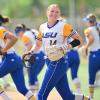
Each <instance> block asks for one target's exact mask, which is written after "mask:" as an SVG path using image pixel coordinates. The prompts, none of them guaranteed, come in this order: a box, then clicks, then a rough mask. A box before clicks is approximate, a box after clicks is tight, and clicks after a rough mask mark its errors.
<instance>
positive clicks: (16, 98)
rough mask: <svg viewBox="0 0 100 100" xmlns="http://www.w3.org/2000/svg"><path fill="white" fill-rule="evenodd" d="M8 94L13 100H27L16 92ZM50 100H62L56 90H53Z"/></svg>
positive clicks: (0, 99)
mask: <svg viewBox="0 0 100 100" xmlns="http://www.w3.org/2000/svg"><path fill="white" fill-rule="evenodd" d="M7 94H8V95H9V96H10V97H11V98H12V99H13V100H27V99H26V98H25V97H24V96H23V95H21V94H20V93H18V92H16V91H7ZM0 100H3V99H2V97H0ZM48 100H62V99H61V97H60V96H59V94H58V93H57V91H56V90H53V91H52V92H51V93H50V95H49V97H48Z"/></svg>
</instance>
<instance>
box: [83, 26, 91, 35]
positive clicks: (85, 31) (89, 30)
mask: <svg viewBox="0 0 100 100" xmlns="http://www.w3.org/2000/svg"><path fill="white" fill-rule="evenodd" d="M90 32H91V27H88V28H86V29H84V34H85V35H88V34H89V33H90Z"/></svg>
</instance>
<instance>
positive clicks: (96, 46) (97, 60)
mask: <svg viewBox="0 0 100 100" xmlns="http://www.w3.org/2000/svg"><path fill="white" fill-rule="evenodd" d="M83 20H84V21H85V22H86V25H87V28H86V29H85V31H84V34H85V37H86V40H87V43H86V44H85V45H84V49H85V50H87V49H88V48H89V64H88V66H89V67H88V71H89V94H90V97H91V98H92V99H93V98H94V88H95V86H94V82H95V78H96V73H97V71H99V70H100V27H98V26H97V17H96V16H95V15H94V14H89V15H87V16H86V17H85V18H84V19H83Z"/></svg>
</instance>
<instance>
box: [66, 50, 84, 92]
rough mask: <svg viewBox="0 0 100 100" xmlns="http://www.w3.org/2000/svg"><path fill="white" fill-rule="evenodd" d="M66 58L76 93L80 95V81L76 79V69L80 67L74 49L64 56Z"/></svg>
mask: <svg viewBox="0 0 100 100" xmlns="http://www.w3.org/2000/svg"><path fill="white" fill-rule="evenodd" d="M66 57H67V58H68V63H69V68H70V70H71V77H72V80H73V82H74V85H75V87H76V93H82V92H81V83H80V79H79V78H78V69H79V65H80V57H79V54H78V51H77V50H75V49H71V50H69V51H68V53H67V54H66Z"/></svg>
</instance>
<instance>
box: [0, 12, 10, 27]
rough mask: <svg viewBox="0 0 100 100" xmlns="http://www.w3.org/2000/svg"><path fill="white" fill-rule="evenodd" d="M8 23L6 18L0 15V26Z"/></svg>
mask: <svg viewBox="0 0 100 100" xmlns="http://www.w3.org/2000/svg"><path fill="white" fill-rule="evenodd" d="M8 22H9V18H8V17H6V16H2V15H1V14H0V26H1V25H2V24H5V23H8Z"/></svg>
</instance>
